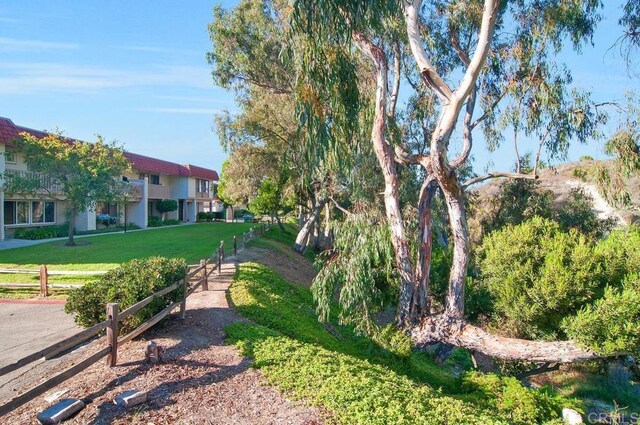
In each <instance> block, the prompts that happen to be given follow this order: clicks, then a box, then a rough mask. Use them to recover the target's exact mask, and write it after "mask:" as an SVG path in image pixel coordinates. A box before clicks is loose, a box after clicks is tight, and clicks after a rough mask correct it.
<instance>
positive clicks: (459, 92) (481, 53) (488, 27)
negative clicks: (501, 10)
mask: <svg viewBox="0 0 640 425" xmlns="http://www.w3.org/2000/svg"><path fill="white" fill-rule="evenodd" d="M499 4H500V1H499V0H485V1H484V11H483V13H482V25H481V26H480V34H479V35H478V44H477V46H476V50H475V52H474V54H473V58H471V62H470V63H469V66H468V67H467V71H466V72H465V74H464V77H462V81H460V85H459V86H458V88H456V90H455V92H454V96H455V97H456V99H457V100H458V101H462V100H464V99H465V98H466V97H467V96H468V95H469V93H470V92H471V89H472V88H473V86H474V85H475V83H476V80H477V79H478V75H479V74H480V71H481V70H482V65H483V64H484V61H485V59H486V57H487V55H488V54H489V50H490V48H491V39H492V38H493V30H494V29H495V24H496V18H497V16H498V5H499Z"/></svg>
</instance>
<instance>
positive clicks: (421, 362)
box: [226, 231, 580, 424]
mask: <svg viewBox="0 0 640 425" xmlns="http://www.w3.org/2000/svg"><path fill="white" fill-rule="evenodd" d="M277 232H278V231H274V232H273V233H271V232H270V234H269V235H268V236H267V237H266V238H263V239H260V240H259V241H258V242H256V244H259V245H264V244H265V242H267V243H268V242H269V241H272V242H276V240H277V239H280V238H281V237H279V236H277V235H276V233H277ZM231 299H232V301H233V303H234V305H235V307H236V309H237V310H238V312H239V313H240V314H241V315H243V316H244V317H246V318H249V319H251V321H252V322H253V323H236V324H233V325H231V326H228V327H227V328H226V332H227V337H228V340H229V341H230V342H231V343H235V344H236V345H237V346H238V347H239V348H240V349H241V350H242V352H243V353H244V354H245V355H247V356H250V357H251V358H253V360H254V365H255V366H256V367H258V368H260V369H261V370H262V372H263V373H264V375H265V377H266V379H267V380H268V382H269V383H270V384H271V385H275V386H277V387H278V388H279V389H280V390H282V391H284V392H285V393H287V395H288V396H290V397H292V398H296V399H305V400H307V401H308V402H310V403H312V404H315V405H320V406H324V407H326V408H327V409H329V410H330V411H331V412H332V414H333V415H334V416H333V419H334V420H336V421H337V422H341V423H367V424H371V423H380V424H386V423H398V424H402V423H407V424H409V423H425V424H431V423H434V424H436V423H437V424H445V423H451V424H453V423H455V424H459V423H478V424H491V423H510V424H527V423H562V422H561V420H559V419H558V418H559V413H560V411H561V408H562V407H565V406H571V407H576V408H579V407H580V403H579V402H578V401H576V400H569V399H564V398H562V397H560V396H558V395H555V394H553V393H552V392H550V391H548V390H546V389H544V390H541V391H532V390H528V389H526V388H525V387H523V386H522V385H521V384H520V383H519V382H518V381H517V380H516V379H515V378H507V377H499V376H496V375H481V374H478V373H474V372H468V373H465V374H463V375H462V376H456V375H454V374H453V373H452V370H453V367H447V366H446V365H445V366H444V367H442V366H438V365H436V364H435V363H434V362H433V361H432V359H431V358H430V357H429V356H428V355H427V354H425V353H422V352H415V351H412V350H411V345H410V342H409V340H408V338H407V337H406V336H404V335H402V334H400V333H398V332H396V331H394V330H393V329H392V328H386V329H384V330H382V331H381V332H380V333H379V334H378V335H377V336H375V337H373V338H367V337H364V336H358V335H355V334H354V333H353V332H352V330H351V329H350V328H348V327H344V326H340V325H337V324H336V322H335V321H332V322H331V323H330V324H323V323H320V322H318V320H317V318H316V315H315V312H314V304H313V299H312V295H311V292H310V291H309V289H307V288H305V287H303V286H300V285H295V284H292V283H289V282H286V281H285V280H283V279H282V278H281V277H280V276H279V275H277V274H276V273H275V272H274V271H272V270H271V269H269V268H267V267H266V266H263V265H259V264H253V263H249V264H243V265H242V266H241V267H240V270H239V271H238V274H237V276H236V280H235V282H234V284H233V285H232V287H231ZM334 319H335V318H334ZM456 357H457V358H458V359H459V360H460V361H459V362H458V364H457V365H451V366H457V367H458V368H459V367H460V363H462V364H463V365H464V364H465V363H468V362H467V361H466V360H467V359H466V357H465V353H464V351H463V350H461V352H459V353H458V355H457V356H456Z"/></svg>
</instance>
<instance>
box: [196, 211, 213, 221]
mask: <svg viewBox="0 0 640 425" xmlns="http://www.w3.org/2000/svg"><path fill="white" fill-rule="evenodd" d="M213 219H214V213H212V212H204V211H200V212H199V213H198V215H197V216H196V221H213Z"/></svg>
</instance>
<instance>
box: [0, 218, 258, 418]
mask: <svg viewBox="0 0 640 425" xmlns="http://www.w3.org/2000/svg"><path fill="white" fill-rule="evenodd" d="M268 230H269V225H261V226H260V228H259V230H258V231H256V230H254V228H251V229H250V230H249V232H245V233H243V234H242V239H241V243H242V246H241V249H244V247H245V245H246V243H247V242H249V241H250V240H252V239H254V238H255V237H256V236H258V234H264V233H265V232H266V231H268ZM237 252H238V246H237V238H236V237H235V236H234V238H233V253H234V255H235V254H237ZM224 258H225V253H224V241H220V245H219V246H218V249H217V250H216V252H214V253H213V254H212V255H211V256H210V257H209V258H208V259H202V260H200V263H199V264H197V265H195V264H194V265H189V266H188V267H187V270H186V271H185V275H184V278H182V279H181V280H179V281H178V282H175V283H173V284H172V285H170V286H168V287H166V288H164V289H162V290H160V291H158V292H156V293H154V294H152V295H149V296H148V297H147V298H145V299H143V300H142V301H139V302H137V303H136V304H134V305H132V306H130V307H127V308H126V309H124V310H122V311H120V306H119V305H118V304H117V303H109V304H107V306H106V312H107V319H106V320H104V321H102V322H100V323H97V324H95V325H93V326H92V327H90V328H88V329H85V330H83V331H81V332H79V333H77V334H75V335H72V336H70V337H68V338H66V339H63V340H62V341H58V342H56V343H54V344H52V345H50V346H48V347H46V348H43V349H42V350H39V351H37V352H35V353H32V354H29V355H27V356H25V357H23V358H21V359H19V360H17V361H15V362H14V363H11V364H9V365H7V366H4V367H2V368H0V376H3V375H6V374H8V373H10V372H13V371H15V370H17V369H20V368H22V367H24V366H26V365H28V364H30V363H33V362H35V361H37V360H40V359H41V358H43V357H44V358H45V360H48V359H50V358H52V357H54V356H56V355H58V354H60V353H62V352H64V351H67V350H69V349H71V348H73V347H75V346H77V345H78V344H80V343H82V342H85V341H87V340H89V339H91V338H93V337H95V336H97V335H98V334H100V333H101V332H102V331H104V330H106V346H105V347H104V348H102V349H100V350H99V351H97V352H95V353H93V354H92V355H91V356H89V357H87V358H86V359H84V360H82V361H80V362H79V363H77V364H75V365H74V366H71V367H70V368H68V369H67V370H65V371H63V372H60V373H58V374H57V375H55V376H53V377H52V378H49V379H47V380H46V381H45V382H43V383H41V384H39V385H37V386H35V387H33V388H31V389H30V390H28V391H26V392H24V393H22V394H20V395H18V396H16V397H14V398H12V399H11V400H9V401H8V402H6V403H5V404H3V405H1V406H0V416H2V415H5V414H7V413H9V412H11V411H12V410H14V409H16V408H18V407H20V406H22V405H23V404H25V403H27V402H29V401H30V400H33V399H34V398H35V397H37V396H39V395H41V394H43V393H44V392H45V391H48V390H50V389H51V388H53V387H55V386H57V385H59V384H60V383H62V382H64V381H66V380H67V379H69V378H71V377H72V376H74V375H76V374H78V373H79V372H81V371H83V370H85V369H86V368H88V367H89V366H91V365H92V364H94V363H96V362H97V361H99V360H100V359H102V358H104V357H106V358H107V364H108V365H109V366H110V367H113V366H115V365H116V363H117V359H118V348H119V347H121V346H122V345H123V344H126V343H127V342H129V341H131V340H132V339H133V338H135V337H137V336H139V335H140V334H142V333H143V332H145V331H146V330H148V329H149V328H151V327H152V326H154V325H155V324H157V323H158V322H160V321H161V320H162V319H164V318H165V317H166V316H167V315H169V314H170V313H171V312H172V311H173V310H175V309H176V308H178V307H179V308H180V317H181V318H182V319H184V317H185V312H186V306H187V298H188V297H189V295H191V294H193V293H194V292H195V290H196V289H198V288H200V287H202V289H203V290H204V291H207V290H208V289H209V286H208V279H209V276H210V275H211V274H212V273H213V272H214V271H216V270H217V272H218V274H220V273H221V270H222V262H223V261H224ZM172 291H180V293H181V294H182V297H181V300H180V301H176V302H174V303H172V304H170V305H168V306H167V307H165V308H164V309H163V310H162V311H160V312H159V313H157V314H156V315H155V316H153V317H152V318H151V319H149V320H147V321H146V322H145V323H143V324H141V325H140V326H138V327H137V328H136V329H134V330H133V331H131V332H129V333H128V334H127V335H124V336H119V335H118V323H120V322H122V321H123V320H124V319H126V318H127V317H129V316H131V315H133V314H135V313H137V312H138V311H140V310H141V309H142V308H144V307H145V306H147V305H148V304H149V303H151V302H152V301H153V300H154V299H157V298H159V297H162V296H164V295H167V294H169V293H170V292H172Z"/></svg>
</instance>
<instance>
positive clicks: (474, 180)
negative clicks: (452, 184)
mask: <svg viewBox="0 0 640 425" xmlns="http://www.w3.org/2000/svg"><path fill="white" fill-rule="evenodd" d="M500 177H504V178H509V179H528V180H537V179H538V177H539V176H538V175H537V174H522V173H489V174H486V175H484V176H479V177H474V178H472V179H469V180H467V181H466V182H464V183H463V184H462V187H463V188H464V189H466V188H467V187H469V186H472V185H474V184H478V183H480V182H483V181H485V180H490V179H498V178H500Z"/></svg>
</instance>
